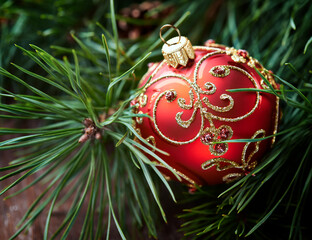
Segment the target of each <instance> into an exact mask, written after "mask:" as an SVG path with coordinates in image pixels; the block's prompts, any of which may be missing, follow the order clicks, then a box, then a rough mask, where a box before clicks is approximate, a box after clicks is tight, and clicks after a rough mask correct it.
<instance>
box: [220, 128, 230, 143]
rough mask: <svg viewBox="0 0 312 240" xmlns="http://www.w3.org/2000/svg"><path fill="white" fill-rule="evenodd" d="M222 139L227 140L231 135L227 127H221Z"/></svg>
mask: <svg viewBox="0 0 312 240" xmlns="http://www.w3.org/2000/svg"><path fill="white" fill-rule="evenodd" d="M219 136H220V139H221V140H226V139H228V138H229V136H230V131H229V130H228V129H227V128H225V127H224V128H221V129H220V133H219Z"/></svg>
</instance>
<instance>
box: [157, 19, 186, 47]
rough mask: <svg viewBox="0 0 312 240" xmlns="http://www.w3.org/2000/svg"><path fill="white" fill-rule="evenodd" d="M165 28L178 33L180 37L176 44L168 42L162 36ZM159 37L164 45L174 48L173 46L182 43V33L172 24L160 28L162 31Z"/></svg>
mask: <svg viewBox="0 0 312 240" xmlns="http://www.w3.org/2000/svg"><path fill="white" fill-rule="evenodd" d="M164 28H173V29H174V30H175V31H176V32H177V33H178V35H179V40H178V42H176V43H168V42H167V41H166V40H165V39H164V38H163V36H162V34H161V32H162V30H163V29H164ZM159 37H160V39H161V41H163V43H165V44H167V45H168V46H172V45H174V44H178V43H180V41H181V33H180V30H179V29H178V28H177V27H176V26H174V25H171V24H165V25H163V26H162V27H161V28H160V30H159Z"/></svg>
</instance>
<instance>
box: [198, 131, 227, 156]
mask: <svg viewBox="0 0 312 240" xmlns="http://www.w3.org/2000/svg"><path fill="white" fill-rule="evenodd" d="M224 131H226V133H227V135H226V138H222V137H221V134H223V135H222V136H223V137H225V136H224ZM232 136H233V130H232V128H231V127H230V126H226V125H222V126H220V127H219V128H218V129H216V128H215V127H210V128H206V129H205V130H204V131H203V133H202V135H201V137H200V140H201V142H202V143H203V144H205V145H209V151H210V152H211V154H213V155H214V156H221V155H223V154H225V153H226V152H227V151H228V149H229V145H228V143H217V144H213V142H218V141H220V140H221V141H224V140H229V139H231V137H232Z"/></svg>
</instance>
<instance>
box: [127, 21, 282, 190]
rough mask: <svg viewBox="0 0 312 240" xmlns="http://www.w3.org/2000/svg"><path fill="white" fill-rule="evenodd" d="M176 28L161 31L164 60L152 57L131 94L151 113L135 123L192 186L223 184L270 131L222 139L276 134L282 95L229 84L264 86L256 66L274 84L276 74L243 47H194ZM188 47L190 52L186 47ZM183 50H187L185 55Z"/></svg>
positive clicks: (244, 168) (253, 158) (247, 163)
mask: <svg viewBox="0 0 312 240" xmlns="http://www.w3.org/2000/svg"><path fill="white" fill-rule="evenodd" d="M165 27H168V25H165ZM172 27H173V26H172ZM173 28H174V29H175V30H176V31H177V32H178V34H179V37H175V38H173V39H170V40H169V41H167V42H166V41H165V40H164V39H163V38H162V35H161V31H160V37H161V39H162V40H163V41H164V43H165V44H164V47H163V54H164V58H165V60H163V61H162V62H160V63H154V64H151V65H150V67H149V70H148V72H147V73H146V74H145V76H144V77H143V78H142V80H141V82H140V84H139V87H142V86H144V85H145V87H144V88H143V91H142V93H141V95H140V96H139V97H138V98H136V99H135V100H134V101H133V102H132V106H133V107H134V112H135V113H144V114H148V115H149V116H150V117H151V118H135V120H134V127H135V129H136V130H137V132H138V133H139V134H140V135H141V136H142V137H143V138H144V139H146V140H147V141H148V142H150V143H153V145H154V146H156V147H157V148H159V149H161V150H163V151H165V152H167V153H169V156H165V155H162V154H159V153H157V154H159V156H160V157H161V158H162V159H163V160H164V161H166V162H167V163H168V164H169V165H170V166H171V167H172V168H173V169H174V170H175V172H176V173H177V175H179V176H180V177H181V178H182V179H183V180H182V181H183V182H184V183H187V184H189V185H190V186H194V185H195V184H197V185H205V184H208V185H213V184H220V183H223V182H230V181H233V180H235V179H237V178H240V177H242V176H245V175H246V174H247V173H249V172H250V171H252V170H253V169H254V168H255V167H256V166H257V164H258V163H259V161H260V160H261V158H262V157H263V155H264V154H265V152H266V151H267V150H268V149H269V148H270V146H271V145H272V144H273V143H274V141H275V138H274V137H273V138H270V139H265V140H259V141H255V142H223V141H227V140H234V139H257V138H263V137H266V136H270V135H273V134H275V133H276V132H277V127H278V119H279V99H278V98H277V97H276V96H275V95H273V94H270V93H266V92H260V91H241V92H229V91H228V90H229V89H238V88H247V89H250V88H253V89H268V88H269V87H268V86H267V85H266V84H265V82H264V80H263V79H262V78H261V76H260V75H259V74H258V73H257V71H256V70H255V69H257V70H258V71H259V72H260V73H261V74H262V75H263V76H264V77H265V78H266V79H267V80H268V81H269V82H270V84H271V85H272V86H273V87H274V88H277V85H276V83H275V81H274V79H273V76H272V74H271V72H270V71H268V70H266V69H265V68H264V67H263V66H262V65H261V64H260V63H259V62H258V61H257V60H256V59H254V58H252V57H251V56H249V54H248V52H247V51H246V50H236V49H234V48H228V47H226V46H223V45H219V44H216V43H215V42H214V41H207V43H206V46H195V47H192V45H191V43H190V42H189V43H187V44H184V42H182V40H181V39H184V38H185V37H181V36H180V32H179V31H178V30H177V29H176V28H175V27H173ZM187 41H189V40H187ZM167 43H169V44H167ZM170 44H171V45H170ZM183 44H184V45H183ZM176 45H177V46H176ZM181 46H182V47H181ZM174 49H175V50H174ZM190 49H191V50H192V51H193V54H188V52H191V50H190ZM180 55H183V57H185V58H183V61H182V60H181V59H180V58H179V57H178V56H180ZM182 63H183V64H182ZM148 80H149V81H148ZM151 160H152V159H151ZM155 164H156V165H157V166H158V168H159V169H160V170H161V171H162V173H163V174H164V175H166V176H167V177H168V178H171V179H176V177H175V176H174V175H173V174H172V173H171V172H170V171H169V170H168V169H166V168H165V167H164V166H162V165H161V164H160V163H158V162H156V161H155Z"/></svg>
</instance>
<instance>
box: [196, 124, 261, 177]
mask: <svg viewBox="0 0 312 240" xmlns="http://www.w3.org/2000/svg"><path fill="white" fill-rule="evenodd" d="M220 129H222V128H221V127H220ZM264 136H265V130H263V129H259V130H258V131H256V132H255V133H254V134H253V135H252V137H251V139H256V138H257V137H260V138H263V137H264ZM261 141H262V140H260V141H257V142H255V149H254V150H253V151H252V152H251V153H250V154H249V156H248V157H247V159H246V153H247V149H248V147H249V145H250V144H251V142H247V143H246V144H245V146H244V148H243V152H242V157H241V163H240V164H239V163H237V162H234V161H231V160H228V159H226V158H223V157H218V158H213V159H209V160H208V161H205V162H203V163H202V165H201V167H202V169H203V170H207V169H210V168H212V167H214V166H215V167H216V170H217V171H224V170H227V169H230V168H236V169H241V170H243V171H244V172H245V171H247V170H248V171H251V170H253V169H254V168H255V167H256V165H257V162H256V161H253V162H251V160H252V157H253V156H254V155H255V154H256V153H257V152H258V151H259V145H260V143H261ZM231 174H232V173H231ZM235 176H236V177H241V176H243V174H242V173H235ZM232 177H234V175H229V174H228V175H226V176H224V178H223V180H224V181H225V182H227V179H230V178H231V179H232ZM232 180H235V179H232Z"/></svg>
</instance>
